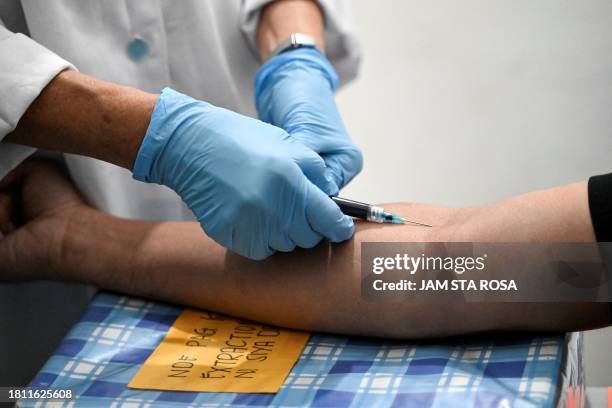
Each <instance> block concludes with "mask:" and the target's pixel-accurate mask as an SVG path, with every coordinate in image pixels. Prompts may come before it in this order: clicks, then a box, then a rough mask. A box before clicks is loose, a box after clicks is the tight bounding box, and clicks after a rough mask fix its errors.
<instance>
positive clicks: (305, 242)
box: [289, 220, 323, 248]
mask: <svg viewBox="0 0 612 408" xmlns="http://www.w3.org/2000/svg"><path fill="white" fill-rule="evenodd" d="M304 224H305V225H296V226H294V227H293V228H292V229H291V231H290V232H289V236H290V237H291V239H292V240H293V242H295V243H296V245H297V246H299V247H300V248H313V247H315V246H316V245H317V244H318V243H319V242H321V240H322V239H323V236H322V235H321V234H319V233H318V232H316V231H313V229H312V227H311V226H310V225H309V223H308V221H307V220H304Z"/></svg>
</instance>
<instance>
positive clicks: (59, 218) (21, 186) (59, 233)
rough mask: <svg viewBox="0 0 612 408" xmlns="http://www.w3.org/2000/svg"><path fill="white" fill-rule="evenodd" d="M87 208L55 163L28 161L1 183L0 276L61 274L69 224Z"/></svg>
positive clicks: (23, 277)
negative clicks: (63, 248) (65, 236)
mask: <svg viewBox="0 0 612 408" xmlns="http://www.w3.org/2000/svg"><path fill="white" fill-rule="evenodd" d="M87 208H88V207H87V206H86V205H85V204H84V203H83V201H82V199H81V197H80V196H79V194H78V193H77V192H76V190H75V189H74V188H73V186H72V184H71V183H70V181H69V180H68V179H67V178H66V176H65V175H64V174H63V173H62V172H61V171H60V170H59V169H58V168H56V167H55V166H53V165H50V164H48V163H45V162H41V161H34V160H29V161H27V162H25V163H23V164H21V165H20V166H19V167H17V168H16V169H15V170H13V171H12V172H11V173H9V175H7V176H6V177H5V178H4V179H2V181H0V260H2V261H1V262H0V279H2V280H26V279H49V278H58V277H59V276H58V274H59V275H61V270H62V269H63V266H62V262H63V254H62V243H63V240H64V234H65V233H66V231H67V230H68V229H69V226H70V223H71V222H74V221H75V220H78V219H79V217H80V215H81V214H82V212H83V211H85V210H86V209H87Z"/></svg>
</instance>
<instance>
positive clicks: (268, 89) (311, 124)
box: [255, 48, 363, 195]
mask: <svg viewBox="0 0 612 408" xmlns="http://www.w3.org/2000/svg"><path fill="white" fill-rule="evenodd" d="M337 86H338V76H337V74H336V71H335V70H334V68H333V67H332V65H331V64H330V62H329V61H328V60H327V58H325V56H324V55H323V54H321V53H320V52H319V51H317V50H315V49H312V48H300V49H297V50H292V51H287V52H284V53H282V54H279V55H276V56H274V57H272V58H270V59H269V60H268V61H266V62H265V63H264V64H263V65H262V66H261V68H260V69H259V71H258V72H257V76H256V77H255V103H256V105H257V111H258V112H259V117H260V118H261V120H263V121H265V122H268V123H271V124H273V125H275V126H279V127H281V128H283V129H285V130H286V131H287V133H289V134H290V135H291V136H292V137H294V138H295V139H297V140H299V141H300V142H301V143H303V144H304V145H305V146H308V147H309V148H310V149H312V150H314V151H315V152H317V153H319V155H320V156H321V157H322V158H323V160H325V164H326V165H327V167H328V168H329V169H330V170H331V173H332V176H333V178H334V181H335V183H336V185H337V186H338V187H339V188H342V187H344V186H345V185H346V184H347V183H348V182H349V181H351V179H352V178H353V177H355V176H356V175H357V174H358V173H359V172H360V171H361V168H362V167H363V157H362V155H361V151H360V150H359V149H358V148H357V146H355V145H354V144H353V142H352V141H351V138H350V136H349V135H348V133H347V131H346V129H345V128H344V124H343V123H342V119H341V118H340V113H339V112H338V109H337V108H336V102H335V100H334V90H335V89H336V87H337ZM326 192H327V193H328V194H330V195H334V194H336V193H337V191H336V192H331V191H326Z"/></svg>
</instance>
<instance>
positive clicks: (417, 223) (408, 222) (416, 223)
mask: <svg viewBox="0 0 612 408" xmlns="http://www.w3.org/2000/svg"><path fill="white" fill-rule="evenodd" d="M404 224H415V225H421V226H423V227H430V228H431V227H432V226H431V225H429V224H423V223H422V222H416V221H410V220H407V219H405V218H404Z"/></svg>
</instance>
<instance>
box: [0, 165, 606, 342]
mask: <svg viewBox="0 0 612 408" xmlns="http://www.w3.org/2000/svg"><path fill="white" fill-rule="evenodd" d="M0 188H1V185H0ZM22 192H23V193H22V195H23V203H24V204H23V206H24V207H25V211H24V216H25V218H26V219H29V220H30V221H28V222H27V223H26V224H25V226H23V227H22V228H20V229H18V230H17V231H16V232H15V231H14V232H12V233H9V234H8V235H7V236H6V237H5V239H4V240H2V239H0V259H3V260H4V263H3V264H4V270H2V269H3V268H1V267H0V273H1V274H2V276H3V278H4V279H27V278H29V279H32V278H47V279H60V280H68V281H79V282H87V283H91V284H94V285H96V286H98V287H101V288H106V289H110V290H115V291H119V292H124V293H129V294H133V295H137V296H145V297H150V298H155V299H162V300H167V301H171V302H176V303H180V304H186V305H191V306H195V307H200V308H204V309H208V310H213V311H217V312H221V313H226V314H230V315H235V316H240V317H243V318H248V319H253V320H257V321H261V322H266V323H271V324H275V325H280V326H286V327H292V328H297V329H304V330H319V331H328V332H337V333H348V334H357V335H375V336H382V337H394V338H423V337H437V336H448V335H458V334H465V333H472V332H479V331H497V330H543V331H571V330H584V329H592V328H596V327H601V326H604V325H606V324H607V323H608V321H609V320H608V305H607V304H605V303H584V304H546V303H540V304H535V303H534V304H528V303H521V304H518V303H508V304H502V303H500V304H491V303H490V304H486V305H484V304H478V303H468V304H436V305H432V304H418V303H385V302H365V301H363V300H362V298H361V290H360V280H361V277H360V274H361V273H360V243H361V242H367V241H389V242H391V241H398V242H406V241H502V242H504V241H505V242H512V241H514V242H536V241H571V242H577V241H585V242H589V241H593V240H594V235H593V230H592V227H591V222H590V217H589V212H588V205H587V199H586V197H587V191H586V183H577V184H571V185H568V186H564V187H559V188H555V189H551V190H545V191H540V192H535V193H530V194H526V195H522V196H518V197H514V198H511V199H508V200H505V201H502V202H500V203H497V204H494V205H490V206H486V207H481V208H472V209H465V210H462V209H459V210H457V209H449V208H447V207H441V206H433V205H423V204H395V205H388V206H387V207H389V208H390V209H391V210H393V211H397V212H398V213H403V214H410V215H411V216H412V217H414V218H415V219H418V220H420V221H423V222H427V223H430V224H432V225H434V227H433V228H421V227H414V226H409V225H405V226H381V225H378V224H368V223H358V224H357V232H356V233H355V238H354V239H353V240H351V241H349V242H346V243H343V244H339V245H332V244H329V243H322V244H320V245H319V246H317V247H316V248H314V249H312V250H297V251H295V252H293V253H289V254H277V255H275V256H273V257H271V258H269V259H268V260H266V261H264V262H255V261H249V260H247V259H244V258H241V257H239V256H237V255H234V254H232V253H229V252H227V251H226V250H225V249H224V248H222V247H220V246H219V245H217V244H216V243H214V242H213V241H212V240H210V239H208V238H206V237H205V236H203V235H202V234H201V233H200V230H199V226H198V225H197V224H196V223H189V222H141V221H128V220H122V219H118V218H114V217H111V216H109V215H107V214H104V213H102V212H99V211H97V210H94V209H92V208H90V207H88V206H86V205H85V204H83V202H82V201H81V200H80V198H79V197H78V195H77V194H76V193H75V191H74V190H73V189H72V187H71V186H70V185H69V183H68V182H67V180H66V179H65V178H63V176H61V175H58V173H57V171H53V170H52V169H51V170H50V169H46V170H44V171H31V170H30V175H29V176H25V181H24V186H23V189H22ZM43 197H44V198H43ZM560 198H562V199H560ZM517 219H518V220H524V221H523V222H516V220H517ZM560 220H564V221H563V222H560ZM565 220H571V221H569V222H571V224H567V223H565V222H566V221H565ZM20 232H21V235H19V233H20ZM28 241H32V242H31V243H29V244H28ZM43 244H44V245H43ZM26 260H27V262H29V263H33V265H32V267H31V268H30V269H29V270H28V272H25V273H24V272H23V271H22V269H23V263H24V262H26ZM11 265H12V266H11ZM49 266H51V267H50V268H49ZM40 271H47V274H46V275H45V276H40ZM37 274H38V275H37ZM536 279H537V278H536ZM500 316H503V318H500Z"/></svg>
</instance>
